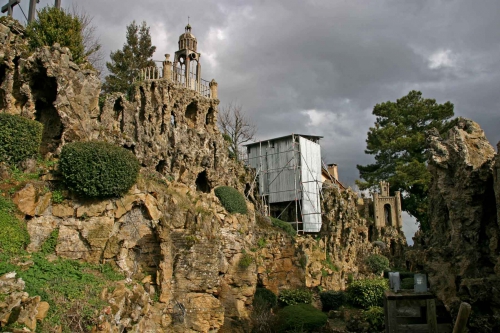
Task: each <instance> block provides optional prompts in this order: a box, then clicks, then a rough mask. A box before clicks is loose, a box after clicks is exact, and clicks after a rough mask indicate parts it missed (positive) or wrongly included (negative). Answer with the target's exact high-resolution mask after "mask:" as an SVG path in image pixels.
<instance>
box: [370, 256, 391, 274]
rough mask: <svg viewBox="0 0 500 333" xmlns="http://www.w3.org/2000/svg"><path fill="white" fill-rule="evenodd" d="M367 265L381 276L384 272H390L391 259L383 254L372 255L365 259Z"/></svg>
mask: <svg viewBox="0 0 500 333" xmlns="http://www.w3.org/2000/svg"><path fill="white" fill-rule="evenodd" d="M365 264H366V265H367V266H368V267H369V268H370V270H371V271H372V272H373V273H375V274H380V273H382V272H383V271H386V270H389V259H387V257H386V256H383V255H381V254H372V255H371V256H369V257H368V258H366V259H365Z"/></svg>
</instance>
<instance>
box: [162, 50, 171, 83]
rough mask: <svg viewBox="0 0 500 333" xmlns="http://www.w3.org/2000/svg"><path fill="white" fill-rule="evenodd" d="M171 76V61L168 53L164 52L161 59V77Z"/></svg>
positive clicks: (168, 77)
mask: <svg viewBox="0 0 500 333" xmlns="http://www.w3.org/2000/svg"><path fill="white" fill-rule="evenodd" d="M171 78H172V62H171V61H170V54H165V60H164V61H163V79H164V80H170V79H171Z"/></svg>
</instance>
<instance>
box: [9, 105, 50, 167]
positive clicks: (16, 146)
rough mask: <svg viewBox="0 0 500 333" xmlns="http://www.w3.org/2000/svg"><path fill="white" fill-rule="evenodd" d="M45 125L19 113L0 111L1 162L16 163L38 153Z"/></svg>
mask: <svg viewBox="0 0 500 333" xmlns="http://www.w3.org/2000/svg"><path fill="white" fill-rule="evenodd" d="M42 131H43V125H42V124H41V123H39V122H38V121H35V120H31V119H28V118H24V117H21V116H17V115H11V114H7V113H0V162H8V163H10V164H16V163H19V162H21V161H24V160H25V159H27V158H30V157H35V156H36V155H37V154H38V149H39V148H40V143H41V142H42Z"/></svg>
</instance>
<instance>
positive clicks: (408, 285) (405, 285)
mask: <svg viewBox="0 0 500 333" xmlns="http://www.w3.org/2000/svg"><path fill="white" fill-rule="evenodd" d="M413 288H415V278H404V279H402V280H401V289H413Z"/></svg>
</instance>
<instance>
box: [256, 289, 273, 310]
mask: <svg viewBox="0 0 500 333" xmlns="http://www.w3.org/2000/svg"><path fill="white" fill-rule="evenodd" d="M277 303H278V298H277V297H276V295H275V294H274V293H273V292H272V291H271V290H269V289H266V288H257V289H255V294H254V295H253V306H254V307H256V306H263V307H266V308H268V309H271V308H274V307H275V306H276V304H277Z"/></svg>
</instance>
